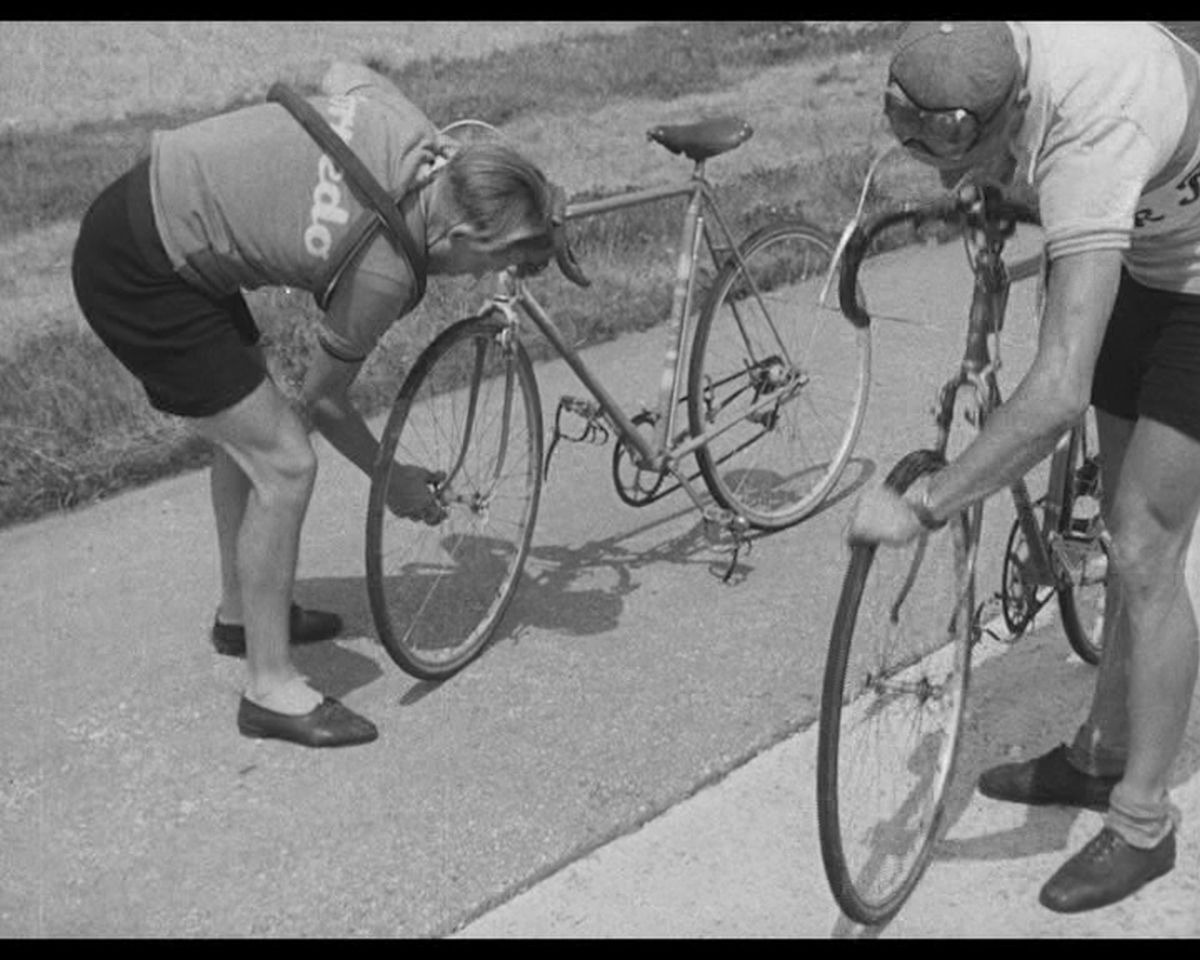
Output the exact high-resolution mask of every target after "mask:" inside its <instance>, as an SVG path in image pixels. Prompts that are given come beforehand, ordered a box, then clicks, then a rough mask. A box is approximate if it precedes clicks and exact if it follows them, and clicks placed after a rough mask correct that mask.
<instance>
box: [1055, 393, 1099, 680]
mask: <svg viewBox="0 0 1200 960" xmlns="http://www.w3.org/2000/svg"><path fill="white" fill-rule="evenodd" d="M1090 420H1091V418H1090V416H1089V417H1088V418H1087V420H1086V421H1085V426H1084V429H1085V430H1087V429H1088V427H1087V423H1088V421H1090ZM1097 453H1098V444H1097V441H1096V439H1095V434H1094V432H1093V433H1092V434H1091V435H1088V434H1087V433H1084V434H1083V435H1082V436H1081V442H1080V443H1079V444H1078V445H1077V447H1076V456H1075V462H1074V463H1072V464H1071V470H1070V471H1069V473H1068V477H1067V488H1066V490H1065V491H1064V493H1063V505H1062V515H1061V517H1060V518H1059V535H1060V537H1061V539H1060V540H1059V543H1058V556H1057V558H1056V562H1055V566H1056V568H1057V570H1056V573H1058V574H1059V587H1058V609H1059V612H1060V613H1061V615H1062V623H1063V632H1064V633H1065V634H1066V635H1067V642H1068V643H1070V644H1071V649H1072V650H1074V651H1075V653H1077V654H1078V655H1079V657H1080V658H1081V659H1082V660H1084V661H1086V662H1087V663H1090V664H1098V663H1099V662H1100V653H1101V651H1102V650H1103V647H1104V643H1103V635H1104V601H1105V593H1106V584H1107V581H1108V551H1107V550H1106V549H1105V546H1104V541H1103V539H1102V538H1101V536H1100V531H1101V530H1102V529H1103V522H1102V520H1101V518H1100V497H1101V487H1100V481H1099V473H1097V474H1096V482H1095V485H1092V484H1090V483H1087V482H1084V481H1083V480H1082V479H1081V477H1082V474H1081V471H1084V470H1085V469H1086V467H1085V463H1086V462H1087V461H1088V460H1093V462H1094V458H1095V457H1096V455H1097Z"/></svg>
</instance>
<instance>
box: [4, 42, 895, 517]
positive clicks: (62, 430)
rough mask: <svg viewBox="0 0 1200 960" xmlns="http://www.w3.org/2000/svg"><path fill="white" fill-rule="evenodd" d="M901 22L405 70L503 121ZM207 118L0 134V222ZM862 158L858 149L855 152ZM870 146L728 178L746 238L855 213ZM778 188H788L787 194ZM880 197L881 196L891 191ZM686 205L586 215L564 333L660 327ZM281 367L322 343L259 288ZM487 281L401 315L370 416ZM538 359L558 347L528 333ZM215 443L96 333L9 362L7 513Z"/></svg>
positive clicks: (724, 196)
mask: <svg viewBox="0 0 1200 960" xmlns="http://www.w3.org/2000/svg"><path fill="white" fill-rule="evenodd" d="M894 34H895V28H894V27H893V26H888V25H884V26H881V27H878V28H872V29H868V30H865V31H861V32H859V33H856V34H854V35H847V34H839V33H828V32H825V31H819V30H812V29H804V28H802V27H798V26H797V25H795V24H786V23H753V24H749V23H731V22H722V23H701V24H668V25H655V26H652V27H646V28H641V29H639V30H636V31H632V32H631V33H629V34H625V35H622V36H617V37H613V36H608V35H597V36H591V37H584V38H575V39H571V40H560V41H554V42H551V43H546V44H539V45H537V46H534V47H528V48H523V49H518V50H515V51H510V52H508V53H497V54H494V55H492V56H489V57H486V58H483V59H480V60H471V61H442V60H438V59H435V60H431V61H427V62H423V63H417V64H412V65H410V66H407V67H405V68H403V69H402V70H400V71H390V70H387V68H386V65H384V64H373V65H374V66H376V67H377V68H380V69H383V70H384V71H385V72H390V73H392V74H393V76H394V78H395V79H396V80H397V82H398V83H399V84H400V85H401V87H402V88H403V89H406V90H408V91H410V92H411V93H412V95H413V98H414V100H416V101H417V102H418V103H422V104H423V105H424V106H425V108H426V110H427V111H428V112H429V113H430V115H431V116H432V117H433V119H434V120H435V121H436V122H443V121H445V120H447V119H450V118H453V117H458V116H463V115H473V116H477V117H481V118H484V119H488V120H490V121H491V122H493V123H498V124H499V123H504V122H506V121H507V120H510V119H512V118H513V117H514V116H517V115H519V114H521V113H523V112H532V111H553V110H555V109H561V108H568V107H569V108H571V109H579V108H581V107H583V108H586V107H587V106H588V105H599V104H602V103H604V102H607V101H609V100H611V99H612V98H615V97H616V98H619V97H628V96H635V95H636V96H640V97H647V96H653V97H658V98H661V99H670V98H672V97H674V96H678V95H680V94H682V93H689V94H690V93H696V92H702V91H706V90H715V89H719V88H720V87H721V86H722V85H724V84H729V83H734V82H736V81H737V79H738V78H739V77H741V76H744V75H745V72H746V71H753V70H755V69H759V68H762V67H764V66H769V65H774V64H778V63H786V62H791V61H794V60H799V59H802V58H804V57H807V56H812V55H816V54H825V53H832V52H838V51H841V50H848V49H849V50H871V49H876V48H878V47H879V46H880V45H883V44H886V43H887V42H889V41H890V40H891V39H892V38H893V37H894ZM200 116H201V114H199V113H196V112H181V113H178V114H173V115H171V116H164V115H144V116H140V117H135V118H131V119H129V120H125V121H120V122H114V123H106V124H88V125H84V126H81V127H77V128H75V129H74V130H72V131H68V132H63V133H49V134H45V135H17V134H9V135H8V136H7V137H5V138H4V139H2V140H0V185H3V186H0V224H3V226H4V227H5V228H7V229H8V230H9V231H10V232H16V231H19V230H22V229H29V228H31V227H34V226H36V225H39V224H44V223H46V222H50V221H56V220H59V219H63V218H70V217H78V216H79V215H81V213H82V212H83V210H84V209H85V208H86V205H87V203H89V202H90V200H91V199H92V197H94V195H95V194H96V193H97V192H98V191H99V190H100V189H102V188H103V186H104V185H105V184H106V183H107V182H108V181H109V180H110V179H111V178H112V177H114V176H116V175H118V174H119V173H120V172H122V171H123V170H124V169H125V168H126V167H127V166H128V164H129V163H130V161H131V160H132V159H133V158H134V157H135V156H136V155H137V154H138V153H139V152H140V151H141V150H142V149H144V146H145V143H146V140H147V138H148V136H149V132H150V131H151V130H152V129H155V128H165V127H171V126H177V125H179V124H181V123H186V122H190V121H192V120H195V119H198V118H199V117H200ZM860 154H861V155H860ZM869 159H870V158H869V157H867V156H866V155H865V149H864V150H862V151H860V152H859V153H854V152H851V153H849V154H838V155H832V156H829V157H827V158H825V160H823V161H822V162H821V163H819V164H808V165H797V166H792V167H788V168H783V169H774V170H759V171H756V172H754V173H753V174H750V175H747V176H744V177H742V178H740V179H738V180H734V181H731V182H730V183H728V184H725V185H722V186H720V187H719V188H718V189H719V198H720V200H721V204H722V208H723V209H724V210H725V211H726V212H727V213H729V214H736V216H735V218H734V222H733V224H732V228H733V230H734V232H735V234H737V235H738V236H745V235H746V234H748V233H749V232H751V231H752V230H753V229H756V228H757V227H758V226H761V225H762V224H763V223H766V222H768V221H770V220H774V219H779V218H782V217H790V216H795V217H800V218H802V219H805V220H808V221H809V222H810V223H813V224H816V225H824V226H825V227H826V228H832V227H833V225H838V224H841V223H843V222H845V220H846V219H847V218H848V217H849V216H850V215H851V214H852V212H853V209H854V204H855V201H856V200H857V189H858V184H859V183H860V182H861V174H862V173H865V171H866V166H867V163H868V162H869ZM780 198H787V199H786V201H781V199H780ZM884 199H885V198H882V197H879V198H876V200H877V202H882V201H883V200H884ZM681 213H682V208H681V206H680V205H679V204H678V203H664V204H657V205H654V206H651V207H642V208H635V209H632V210H628V211H622V212H618V213H615V214H612V215H610V216H607V217H603V218H593V219H590V220H587V221H583V222H581V223H580V224H577V225H576V226H577V227H578V229H577V230H575V231H574V243H575V246H576V248H577V251H578V253H579V255H580V257H581V259H582V261H583V262H584V264H585V268H586V269H587V272H588V273H589V275H590V276H591V277H592V280H593V287H592V288H591V289H590V290H588V291H586V292H585V291H579V290H577V289H575V288H574V287H571V286H570V285H569V284H567V283H566V282H565V281H564V280H562V279H561V278H560V277H558V276H557V275H556V274H554V273H553V272H549V273H548V274H547V275H546V276H545V277H543V278H540V279H539V280H538V281H536V282H537V286H538V296H539V299H541V300H542V301H543V302H544V303H545V304H546V305H547V306H548V307H550V308H551V309H552V312H553V315H554V317H555V319H556V322H558V323H560V324H562V325H563V326H564V327H566V328H567V329H568V330H569V335H570V339H571V340H572V341H573V342H575V343H576V344H579V345H586V344H592V343H597V342H601V341H603V340H607V339H611V338H612V337H614V336H616V335H618V334H619V333H620V332H622V331H624V330H630V329H639V328H644V327H647V326H650V325H653V324H654V323H657V322H659V321H660V320H661V319H663V318H664V317H665V316H666V313H667V311H668V309H669V306H670V296H671V277H672V275H673V263H672V261H671V259H670V256H669V255H668V254H667V253H666V252H665V251H667V250H668V249H669V248H671V247H672V246H673V245H674V243H675V242H676V240H677V232H678V229H679V226H680V222H681ZM248 299H249V301H250V304H251V308H252V309H253V311H254V313H255V316H256V317H257V319H258V321H259V325H260V327H261V328H262V330H263V333H264V344H265V346H266V348H267V353H268V357H269V359H270V363H271V367H272V372H273V374H274V376H275V377H276V379H277V381H278V382H280V383H281V384H282V385H283V386H284V389H285V390H288V389H294V388H295V386H296V384H297V383H298V381H299V379H300V377H301V376H302V375H303V370H304V368H305V367H306V365H307V362H308V358H309V357H310V356H311V352H312V350H313V349H314V347H315V338H314V330H315V325H316V321H317V319H318V317H319V314H318V312H317V311H316V308H315V307H314V305H313V303H312V299H311V297H309V296H308V295H307V294H302V293H299V292H296V291H287V290H281V289H272V290H260V291H254V292H252V293H251V294H249V295H248ZM481 299H482V297H481V294H480V293H479V291H477V290H475V291H472V290H468V289H464V288H463V287H462V286H460V285H454V284H449V283H446V284H442V283H437V282H434V283H431V284H430V290H429V293H428V294H427V296H426V300H425V302H424V303H423V304H422V305H421V306H420V307H419V308H418V310H417V311H415V312H414V313H413V314H412V315H410V316H409V317H407V318H405V320H404V321H403V322H402V323H400V324H397V325H396V327H395V328H393V330H392V331H390V332H389V334H388V335H387V336H386V337H385V338H384V340H383V341H382V342H381V344H380V347H379V349H378V350H377V351H376V352H375V353H374V354H373V355H372V357H371V358H370V360H369V362H368V364H367V365H366V366H365V367H364V370H363V373H362V375H361V376H360V378H359V381H358V382H357V383H356V385H355V388H354V397H353V399H354V401H355V403H356V404H357V405H358V406H359V408H360V409H362V410H363V411H364V412H365V413H367V414H368V415H370V414H373V413H377V412H379V411H380V410H382V409H383V408H384V407H385V406H386V405H387V404H388V403H390V401H391V398H392V395H393V393H394V392H395V390H396V388H397V387H398V385H399V383H400V381H401V379H402V378H403V375H404V373H405V372H406V371H407V369H408V367H409V366H410V365H411V363H412V362H413V360H414V359H415V357H416V355H417V353H418V352H419V351H420V349H421V348H422V347H423V346H425V345H426V344H428V343H429V342H430V340H432V338H433V336H435V335H436V333H437V332H438V331H439V330H440V329H442V328H443V327H444V326H445V325H446V324H448V323H449V322H451V321H453V320H456V319H458V318H460V317H462V316H465V315H467V314H468V313H470V312H472V311H473V310H475V309H476V308H477V307H478V306H479V304H480V302H481ZM530 346H531V349H532V352H533V353H534V354H535V356H544V355H545V354H546V352H547V351H546V345H544V344H539V343H537V342H536V338H531V343H530ZM208 459H209V451H208V448H207V445H206V444H204V443H203V442H202V441H199V440H197V439H196V438H194V437H193V436H192V435H191V434H190V433H189V432H188V431H187V429H186V427H185V426H184V424H183V423H182V422H181V421H179V420H177V419H175V418H171V417H167V416H164V415H161V414H159V413H157V412H156V411H154V410H152V409H151V408H150V407H149V406H148V404H147V403H146V400H145V397H144V395H143V393H142V391H141V388H140V386H139V385H138V384H137V383H136V381H135V380H133V378H132V377H131V376H130V375H129V374H128V373H127V372H126V371H125V370H124V369H123V368H122V367H121V366H120V365H119V364H118V363H117V361H116V360H115V359H114V358H113V357H112V356H111V355H110V354H109V353H108V352H107V351H106V350H105V349H104V348H103V347H102V346H101V344H100V343H99V341H98V340H97V339H96V338H95V337H94V336H93V335H92V334H91V333H90V332H86V331H85V332H74V331H56V332H54V333H48V334H43V335H35V336H32V337H30V338H28V339H26V340H24V341H22V342H21V344H20V345H19V347H18V348H17V350H16V353H15V355H14V356H12V357H10V358H0V526H7V525H11V524H13V523H16V522H20V521H26V520H30V519H33V518H35V517H38V516H41V515H43V514H45V513H46V512H49V511H53V510H58V509H64V508H70V507H75V506H78V505H81V504H85V503H89V502H92V501H94V500H96V499H98V498H101V497H103V496H106V495H109V494H111V493H114V492H117V491H119V490H122V489H125V488H127V487H130V486H133V485H137V484H141V483H146V482H150V481H152V480H155V479H160V478H162V477H165V476H169V475H172V474H175V473H178V472H179V471H181V470H184V469H189V468H194V467H199V466H203V465H205V464H206V463H207V462H208Z"/></svg>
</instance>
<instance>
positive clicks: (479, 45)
mask: <svg viewBox="0 0 1200 960" xmlns="http://www.w3.org/2000/svg"><path fill="white" fill-rule="evenodd" d="M636 26H638V22H636V21H623V22H622V21H607V20H575V21H515V20H512V21H506V20H496V21H488V20H479V21H444V20H443V21H439V20H426V21H417V22H408V23H399V22H387V21H350V20H335V21H306V22H302V23H301V22H296V23H292V22H285V21H250V20H239V21H193V22H189V21H168V22H158V23H153V22H130V21H115V22H103V21H89V22H82V21H69V20H56V21H47V22H38V21H16V22H10V23H5V24H4V28H3V30H0V130H3V129H5V128H7V127H12V126H16V127H18V128H19V129H22V130H28V129H41V128H46V127H65V126H70V125H72V124H75V123H79V122H81V121H90V120H107V119H113V118H118V117H124V116H128V115H131V114H136V113H150V112H170V111H174V110H177V109H179V108H181V107H194V108H199V109H204V108H211V107H220V106H223V105H225V104H227V103H229V102H231V101H236V100H240V99H243V98H246V97H249V96H253V95H256V94H258V93H260V92H261V91H262V90H263V89H265V88H266V87H267V86H268V85H269V84H270V83H271V82H272V81H274V80H278V79H281V78H282V79H288V78H289V75H294V74H296V73H299V72H301V71H303V70H304V69H306V68H307V67H309V66H310V65H311V64H312V63H314V62H316V61H318V60H321V59H324V58H327V57H342V58H349V59H360V58H362V57H372V58H375V59H378V60H380V61H382V62H383V63H386V64H389V65H392V66H394V67H400V66H403V65H404V64H406V63H409V62H410V61H412V60H419V59H424V58H428V57H434V56H438V57H449V58H453V57H479V56H483V55H485V54H488V53H490V52H492V51H493V50H509V49H512V48H513V47H516V46H519V45H521V44H525V43H537V42H540V41H543V40H549V39H552V38H555V37H561V36H571V35H578V34H583V33H591V32H596V31H604V32H623V31H626V30H630V29H632V28H634V27H636Z"/></svg>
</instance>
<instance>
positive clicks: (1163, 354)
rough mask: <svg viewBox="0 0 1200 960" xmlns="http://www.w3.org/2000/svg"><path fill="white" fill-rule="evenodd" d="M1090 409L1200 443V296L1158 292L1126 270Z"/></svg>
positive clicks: (1097, 372)
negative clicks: (1143, 421)
mask: <svg viewBox="0 0 1200 960" xmlns="http://www.w3.org/2000/svg"><path fill="white" fill-rule="evenodd" d="M1092 403H1093V404H1094V405H1095V406H1096V407H1097V408H1098V409H1100V410H1103V411H1105V412H1106V413H1111V414H1113V415H1114V416H1118V417H1122V418H1123V419H1125V420H1130V421H1135V420H1137V419H1138V417H1147V418H1148V419H1150V420H1157V421H1158V422H1159V423H1163V424H1166V425H1167V426H1169V427H1174V428H1175V429H1176V430H1179V431H1180V432H1182V433H1185V434H1187V435H1188V436H1189V437H1191V438H1192V439H1193V440H1196V441H1197V442H1200V296H1193V295H1189V294H1186V293H1171V292H1170V291H1167V290H1155V289H1153V288H1151V287H1147V286H1143V285H1142V284H1140V283H1138V282H1137V281H1136V280H1134V279H1133V278H1132V277H1131V276H1130V275H1129V274H1128V273H1127V272H1126V271H1124V270H1122V272H1121V285H1120V288H1119V289H1118V291H1117V301H1116V304H1115V305H1114V306H1113V313H1112V317H1111V319H1110V320H1109V321H1108V330H1107V331H1106V332H1105V335H1104V343H1103V345H1102V346H1101V347H1100V357H1099V359H1098V360H1097V361H1096V372H1095V375H1094V376H1093V378H1092Z"/></svg>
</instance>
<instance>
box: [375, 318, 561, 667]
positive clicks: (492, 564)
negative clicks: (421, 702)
mask: <svg viewBox="0 0 1200 960" xmlns="http://www.w3.org/2000/svg"><path fill="white" fill-rule="evenodd" d="M508 386H511V388H512V389H511V390H508V389H507V387H508ZM506 395H507V398H508V400H509V401H510V402H509V403H507V404H506V403H505V399H506ZM472 399H473V400H474V404H473V406H472ZM468 431H469V435H468ZM542 436H543V434H542V407H541V401H540V398H539V394H538V388H537V381H536V379H535V377H534V372H533V366H532V364H531V363H530V361H529V356H528V354H527V353H526V351H525V348H524V347H523V346H522V345H521V343H520V342H519V341H518V340H516V339H515V338H513V337H510V336H509V329H508V327H507V325H506V324H505V323H504V322H503V320H502V319H501V318H498V317H495V316H494V315H484V316H480V317H471V318H468V319H466V320H462V321H460V322H458V323H456V324H455V325H453V326H451V327H449V328H448V329H446V330H445V331H444V332H442V333H441V334H440V335H439V336H438V337H437V338H436V339H435V340H434V341H433V343H432V344H430V346H429V347H427V348H426V349H425V350H424V351H423V352H422V353H421V355H420V356H419V357H418V358H417V361H416V363H415V364H414V365H413V367H412V370H411V371H410V372H409V374H408V376H407V377H406V378H405V380H404V383H403V384H402V385H401V387H400V390H399V392H398V393H397V395H396V399H395V401H394V403H393V404H392V409H391V413H390V414H389V416H388V420H387V423H386V425H385V427H384V429H383V433H382V435H381V439H380V447H379V454H378V457H377V459H376V462H375V467H374V470H373V474H372V479H371V494H370V501H369V505H368V508H367V536H366V568H367V593H368V597H369V599H370V605H371V613H372V617H373V618H374V621H375V626H376V629H377V631H378V635H379V639H380V642H381V643H382V644H383V646H384V647H385V648H386V650H387V652H388V654H389V655H390V656H391V658H392V659H393V660H394V661H395V662H396V664H398V665H399V666H400V667H401V669H403V670H404V671H405V672H407V673H409V674H411V675H413V676H415V677H418V678H419V679H422V680H444V679H446V678H447V677H449V676H451V675H452V674H454V673H456V672H458V671H459V670H461V669H462V668H463V667H465V666H466V665H467V664H468V663H470V662H471V661H472V660H474V659H475V658H476V657H477V656H479V655H480V654H481V653H482V652H483V650H484V648H485V647H486V646H487V645H488V643H489V642H490V641H491V640H492V638H493V637H494V635H495V633H496V630H497V627H498V626H499V624H500V621H501V618H502V617H503V616H504V613H505V611H506V610H507V609H508V606H509V603H510V602H511V601H512V598H513V596H514V595H515V593H516V591H517V588H518V584H519V580H520V576H521V571H522V569H523V567H524V564H525V559H526V556H527V555H528V553H529V546H530V542H531V539H532V536H533V527H534V523H535V521H536V519H537V511H538V505H539V501H540V496H541V488H542ZM464 441H465V446H464ZM398 460H399V461H400V462H402V463H412V464H418V465H420V466H422V467H425V468H427V469H429V470H434V471H442V472H444V473H445V474H446V479H445V481H444V482H443V483H442V484H440V485H439V488H438V490H437V499H438V502H439V503H440V504H441V505H442V506H443V508H444V510H445V512H446V516H445V517H444V518H443V520H442V521H441V522H440V523H438V524H436V525H434V526H429V525H426V524H425V523H423V522H421V521H418V520H409V519H402V518H400V517H398V516H397V515H395V514H393V513H392V512H391V511H390V510H389V509H388V508H387V491H388V486H389V483H390V482H391V476H392V470H393V466H394V465H395V464H396V463H397V461H398Z"/></svg>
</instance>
